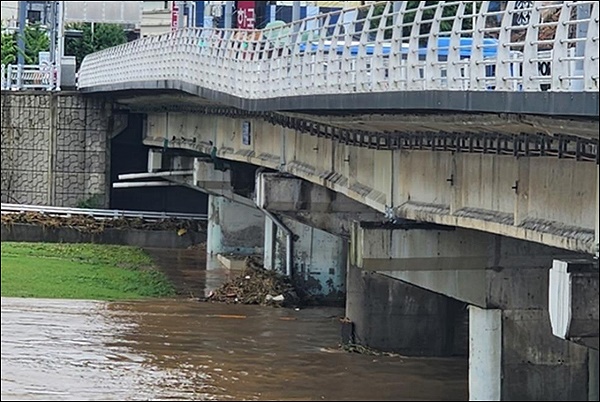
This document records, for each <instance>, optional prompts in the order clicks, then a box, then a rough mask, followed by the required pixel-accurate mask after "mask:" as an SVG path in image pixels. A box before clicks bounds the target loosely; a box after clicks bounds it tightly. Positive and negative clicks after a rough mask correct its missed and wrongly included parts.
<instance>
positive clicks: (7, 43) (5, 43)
mask: <svg viewBox="0 0 600 402" xmlns="http://www.w3.org/2000/svg"><path fill="white" fill-rule="evenodd" d="M1 53H2V64H3V65H6V64H13V63H14V62H15V61H16V60H17V43H16V41H15V35H14V34H13V33H10V32H6V31H4V29H2V50H1Z"/></svg>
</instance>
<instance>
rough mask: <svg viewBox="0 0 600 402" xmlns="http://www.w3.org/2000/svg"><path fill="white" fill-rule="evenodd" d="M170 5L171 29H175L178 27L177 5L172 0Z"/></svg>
mask: <svg viewBox="0 0 600 402" xmlns="http://www.w3.org/2000/svg"><path fill="white" fill-rule="evenodd" d="M172 4H173V6H172V7H171V31H176V30H177V28H179V5H178V4H177V2H176V1H174V2H173V3H172Z"/></svg>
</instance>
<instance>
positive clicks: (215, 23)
mask: <svg viewBox="0 0 600 402" xmlns="http://www.w3.org/2000/svg"><path fill="white" fill-rule="evenodd" d="M173 3H174V2H173V1H144V6H143V15H142V23H141V26H140V34H141V36H142V37H143V36H149V35H158V34H163V33H167V32H169V31H170V30H171V26H172V7H173ZM177 3H187V5H188V7H186V8H185V12H184V14H183V18H184V20H183V21H181V23H182V24H184V25H188V18H193V21H192V22H193V24H191V25H194V26H197V27H205V26H207V27H217V28H223V27H224V23H225V3H226V2H225V1H195V2H190V1H188V2H183V1H182V2H177ZM190 3H193V10H194V11H195V12H193V13H190V14H193V15H191V16H188V10H191V9H192V7H191V4H190ZM233 3H234V10H233V15H232V20H233V24H234V28H244V29H261V28H264V27H265V26H266V25H267V24H268V23H269V22H272V21H275V20H280V21H285V22H291V20H292V5H293V3H294V2H293V1H234V2H233ZM368 3H372V2H371V1H301V2H300V7H301V9H300V17H301V18H306V17H307V16H311V15H317V14H319V13H326V12H330V11H333V10H338V9H341V8H351V7H358V6H360V5H362V4H368Z"/></svg>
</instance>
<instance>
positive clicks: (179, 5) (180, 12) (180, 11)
mask: <svg viewBox="0 0 600 402" xmlns="http://www.w3.org/2000/svg"><path fill="white" fill-rule="evenodd" d="M176 3H177V29H183V28H185V25H184V24H183V14H184V11H185V3H186V2H185V1H176Z"/></svg>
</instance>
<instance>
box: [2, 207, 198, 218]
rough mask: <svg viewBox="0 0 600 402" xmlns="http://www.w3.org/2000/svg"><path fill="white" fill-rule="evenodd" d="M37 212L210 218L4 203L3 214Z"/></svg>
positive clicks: (151, 212) (167, 213) (113, 216)
mask: <svg viewBox="0 0 600 402" xmlns="http://www.w3.org/2000/svg"><path fill="white" fill-rule="evenodd" d="M26 212H37V213H41V214H45V215H53V216H72V215H86V216H91V217H93V218H95V219H118V218H140V219H144V220H147V221H156V220H164V219H181V220H200V221H205V220H207V219H208V215H206V214H190V213H180V212H153V211H128V210H118V209H87V208H65V207H51V206H42V205H24V204H8V203H2V215H4V214H15V213H26Z"/></svg>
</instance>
